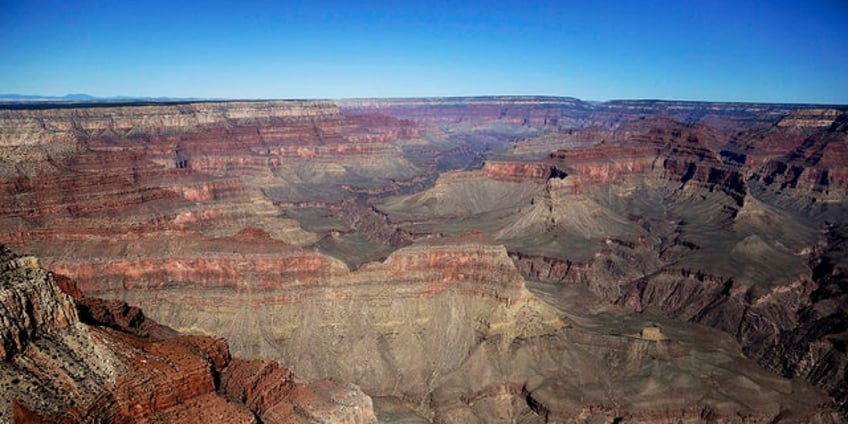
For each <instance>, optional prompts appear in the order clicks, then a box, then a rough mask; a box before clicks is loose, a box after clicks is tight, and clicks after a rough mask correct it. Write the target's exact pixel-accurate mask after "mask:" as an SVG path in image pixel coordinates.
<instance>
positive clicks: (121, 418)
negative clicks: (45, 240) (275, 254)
mask: <svg viewBox="0 0 848 424" xmlns="http://www.w3.org/2000/svg"><path fill="white" fill-rule="evenodd" d="M62 283H63V285H67V287H65V288H66V289H67V291H69V292H71V293H74V292H75V290H74V287H73V285H72V283H71V282H68V281H63V282H62ZM78 308H79V312H78ZM81 318H82V320H81ZM174 334H175V333H174V332H173V331H170V330H168V329H167V328H164V327H162V326H159V325H158V324H156V323H154V322H152V321H150V320H148V319H146V318H145V317H144V315H143V314H141V312H140V311H139V310H138V309H136V308H131V307H128V306H127V305H126V304H125V303H123V302H120V301H102V300H99V299H92V298H80V299H78V300H75V299H74V298H72V297H71V296H69V295H68V294H65V293H64V292H63V291H62V290H60V288H59V285H58V284H57V282H56V281H55V279H54V278H53V275H52V274H51V273H50V272H48V271H46V270H44V269H43V268H41V267H39V265H38V260H37V259H36V258H35V257H32V256H17V255H15V254H13V253H12V252H11V251H10V250H8V249H7V248H5V247H2V246H0V423H12V422H14V423H95V422H96V423H101V422H107V423H131V422H147V423H166V422H167V423H196V422H209V423H257V422H262V423H376V422H377V419H376V416H375V414H374V411H373V408H372V401H371V398H370V397H368V396H367V395H366V394H364V393H363V392H362V391H361V390H360V389H359V388H358V387H357V386H354V385H352V384H345V383H338V382H334V381H331V380H321V381H316V382H313V383H311V384H304V383H301V382H299V381H297V379H296V378H295V376H294V375H293V373H292V372H291V371H289V370H288V369H286V368H284V367H282V366H280V365H279V364H278V363H277V362H276V361H271V360H252V361H244V360H240V359H237V358H231V356H230V352H229V346H228V345H227V342H226V341H225V340H224V339H220V338H213V337H202V336H180V335H174Z"/></svg>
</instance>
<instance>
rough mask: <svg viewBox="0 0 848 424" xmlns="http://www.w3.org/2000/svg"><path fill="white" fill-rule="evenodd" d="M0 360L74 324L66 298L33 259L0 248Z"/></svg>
mask: <svg viewBox="0 0 848 424" xmlns="http://www.w3.org/2000/svg"><path fill="white" fill-rule="evenodd" d="M0 273H2V274H0V283H2V286H0V308H2V309H0V319H2V321H0V323H2V326H0V359H2V360H4V361H8V360H9V359H11V358H12V356H14V355H15V354H17V353H21V352H24V351H25V350H26V348H27V345H29V344H30V343H31V341H32V340H33V339H36V338H38V337H39V336H41V335H42V334H44V333H47V332H50V331H58V330H62V329H65V328H68V327H69V326H72V325H73V324H75V323H76V322H77V312H76V309H75V308H74V305H73V302H72V301H71V299H70V297H69V296H68V295H66V294H64V293H62V292H60V291H59V289H58V288H57V287H56V285H55V284H54V283H53V282H52V281H51V280H50V277H49V275H48V273H47V272H46V271H44V270H43V269H41V268H40V267H39V265H38V259H36V258H35V257H33V256H23V257H19V256H15V255H13V254H12V252H11V251H10V250H8V249H7V248H6V247H3V246H0Z"/></svg>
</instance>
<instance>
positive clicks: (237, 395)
mask: <svg viewBox="0 0 848 424" xmlns="http://www.w3.org/2000/svg"><path fill="white" fill-rule="evenodd" d="M220 391H221V393H222V394H223V395H224V396H226V397H227V398H228V399H233V400H236V401H238V402H241V403H244V404H245V405H248V407H249V408H250V410H251V411H253V412H254V413H255V414H256V416H258V417H259V418H260V419H261V420H262V422H263V423H267V424H273V423H279V424H283V423H362V424H366V423H367V424H376V423H377V418H376V416H375V415H374V410H373V405H372V402H371V398H369V397H368V396H367V395H366V394H365V393H363V392H362V391H361V390H360V389H359V388H358V387H356V386H354V385H351V384H340V383H336V382H333V381H330V380H321V381H316V382H314V383H312V384H309V385H305V384H302V383H297V382H295V381H294V376H293V375H292V373H291V371H289V370H288V369H285V368H283V367H280V366H279V365H278V364H277V363H276V362H274V361H269V360H265V361H262V360H252V361H242V360H233V361H232V362H230V364H229V365H228V366H227V368H226V369H225V370H224V372H223V373H222V374H221V388H220Z"/></svg>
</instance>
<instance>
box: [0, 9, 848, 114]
mask: <svg viewBox="0 0 848 424" xmlns="http://www.w3.org/2000/svg"><path fill="white" fill-rule="evenodd" d="M0 40H2V41H0V93H22V94H42V95H62V94H66V93H87V94H92V95H96V96H115V95H131V96H171V97H225V98H344V97H396V96H449V95H490V94H544V95H563V96H575V97H579V98H583V99H588V100H607V99H623V98H661V99H683V100H722V101H769V102H814V103H839V104H848V0H833V1H816V0H810V1H804V0H791V1H768V0H759V1H753V0H751V1H746V0H737V1H732V0H691V1H688V0H668V1H664V0H657V1H627V0H617V1H607V0H587V1H579V2H577V1H575V2H569V1H532V0H529V1H515V0H510V1H497V0H478V1H467V2H462V1H441V0H427V1H420V2H405V1H385V2H381V1H368V0H357V1H322V0H309V1H290V2H277V1H267V2H254V1H248V0H241V1H232V2H216V1H213V0H208V1H196V2H195V1H180V0H170V1H153V0H151V1H132V2H129V1H127V2H122V1H118V0H109V1H76V0H62V1H40V0H24V1H14V0H0Z"/></svg>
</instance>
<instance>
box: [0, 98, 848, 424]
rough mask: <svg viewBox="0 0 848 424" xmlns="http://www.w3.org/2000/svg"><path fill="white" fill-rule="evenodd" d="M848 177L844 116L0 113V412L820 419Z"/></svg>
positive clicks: (809, 110) (845, 367) (197, 109)
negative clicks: (1, 393) (1, 248)
mask: <svg viewBox="0 0 848 424" xmlns="http://www.w3.org/2000/svg"><path fill="white" fill-rule="evenodd" d="M846 164H848V108H846V107H844V106H815V105H785V104H780V105H774V104H745V103H703V102H671V101H611V102H603V103H598V102H585V101H581V100H578V99H572V98H558V97H476V98H428V99H353V100H338V101H232V102H229V101H227V102H211V101H210V102H171V103H161V104H138V105H135V104H119V105H114V104H111V105H109V104H107V105H99V104H91V105H87V104H79V105H51V104H44V105H35V106H33V105H26V106H24V105H10V106H5V107H4V108H0V193H2V194H0V196H2V198H3V201H2V202H0V244H2V245H5V246H7V247H8V248H10V249H12V251H14V252H16V254H20V255H25V256H16V255H15V254H12V253H11V252H9V251H7V250H4V253H3V258H2V259H3V261H2V262H3V264H4V265H2V267H0V270H2V272H3V273H4V275H3V278H4V280H3V281H4V286H3V292H2V296H3V297H2V298H0V302H2V306H3V308H4V309H0V314H2V325H3V327H2V328H0V336H2V338H3V345H2V349H3V350H2V352H0V356H2V359H3V361H4V362H2V363H0V367H3V374H2V375H3V377H2V378H3V379H4V382H3V385H4V388H5V390H4V392H5V395H4V396H3V397H2V398H0V402H2V404H0V406H2V408H3V409H2V411H0V412H2V415H0V421H2V420H5V421H9V422H11V421H12V420H11V419H10V417H13V416H14V417H25V416H29V417H35V418H30V420H31V421H34V422H38V419H41V420H46V421H50V420H52V421H53V422H76V421H82V422H104V421H103V420H104V418H103V417H110V418H105V420H106V421H105V422H188V421H186V420H189V419H194V418H196V415H195V414H213V413H214V414H222V415H219V416H218V418H215V417H214V416H212V415H208V418H207V419H205V420H206V421H210V422H265V423H271V422H297V421H296V420H301V421H302V422H377V421H379V422H440V423H468V422H522V423H524V422H526V423H542V422H705V421H706V422H822V423H826V422H844V420H845V419H846V416H848V381H846V371H848V354H846V349H845V346H846V343H848V331H846V328H848V314H847V312H848V295H846V289H845V288H846V280H845V276H846V270H848V253H846V252H848V251H846V245H845V239H846V237H848V225H846V222H848V219H846V217H848V167H846ZM27 255H33V256H27ZM36 257H37V258H38V259H35V258H36ZM42 267H43V268H42ZM23 299H27V300H23ZM26 305H29V306H26ZM142 311H143V312H142ZM148 317H149V318H148ZM54 352H55V353H54ZM230 352H232V353H230ZM151 375H155V376H157V377H156V378H154V377H152V376H151ZM13 381H17V383H14V384H13V383H12V382H13ZM34 393H35V394H37V395H35V394H34ZM68 393H73V394H74V395H73V396H71V395H68ZM142 393H144V394H145V395H144V396H142ZM148 393H149V395H148ZM145 402H147V403H145ZM207 405H212V406H214V407H212V406H207ZM198 411H199V412H198ZM226 414H229V415H226ZM224 416H226V417H230V418H222V417H224ZM39 417H40V418H39ZM204 417H207V416H206V415H204ZM20 419H23V418H20ZM109 420H113V421H109ZM145 420H146V421H145ZM15 422H17V421H15Z"/></svg>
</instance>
